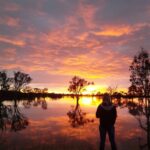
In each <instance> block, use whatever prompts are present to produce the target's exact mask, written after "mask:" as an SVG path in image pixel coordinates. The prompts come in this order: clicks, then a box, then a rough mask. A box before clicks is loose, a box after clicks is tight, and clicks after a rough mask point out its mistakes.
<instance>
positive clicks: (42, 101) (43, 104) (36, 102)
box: [23, 98, 47, 109]
mask: <svg viewBox="0 0 150 150" xmlns="http://www.w3.org/2000/svg"><path fill="white" fill-rule="evenodd" d="M23 105H24V107H25V108H30V107H31V106H35V107H38V106H41V107H42V108H43V109H47V102H46V100H45V98H35V99H34V100H32V101H23Z"/></svg>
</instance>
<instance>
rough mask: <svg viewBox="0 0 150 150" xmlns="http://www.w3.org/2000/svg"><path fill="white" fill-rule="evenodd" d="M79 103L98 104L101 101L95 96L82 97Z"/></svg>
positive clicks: (85, 104) (84, 104)
mask: <svg viewBox="0 0 150 150" xmlns="http://www.w3.org/2000/svg"><path fill="white" fill-rule="evenodd" d="M79 103H80V105H83V106H90V105H93V106H98V105H99V104H100V103H101V100H99V99H97V98H96V97H82V98H81V99H80V102H79Z"/></svg>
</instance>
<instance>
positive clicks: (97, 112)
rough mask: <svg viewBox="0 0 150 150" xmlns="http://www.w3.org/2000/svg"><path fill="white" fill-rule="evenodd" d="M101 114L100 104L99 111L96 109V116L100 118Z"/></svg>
mask: <svg viewBox="0 0 150 150" xmlns="http://www.w3.org/2000/svg"><path fill="white" fill-rule="evenodd" d="M100 116H101V108H100V105H99V106H98V108H97V111H96V118H100Z"/></svg>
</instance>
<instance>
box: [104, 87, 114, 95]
mask: <svg viewBox="0 0 150 150" xmlns="http://www.w3.org/2000/svg"><path fill="white" fill-rule="evenodd" d="M106 91H107V93H109V94H110V95H113V94H114V93H115V92H117V86H115V87H111V86H109V87H108V88H107V89H106Z"/></svg>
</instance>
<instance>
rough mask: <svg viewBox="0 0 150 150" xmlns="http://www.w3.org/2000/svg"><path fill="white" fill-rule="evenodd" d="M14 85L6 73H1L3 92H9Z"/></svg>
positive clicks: (0, 81)
mask: <svg viewBox="0 0 150 150" xmlns="http://www.w3.org/2000/svg"><path fill="white" fill-rule="evenodd" d="M11 83H12V78H9V77H8V76H7V73H6V72H5V71H2V72H0V86H1V90H2V91H8V90H9V88H10V85H11Z"/></svg>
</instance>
